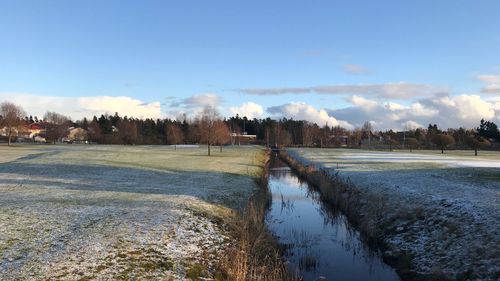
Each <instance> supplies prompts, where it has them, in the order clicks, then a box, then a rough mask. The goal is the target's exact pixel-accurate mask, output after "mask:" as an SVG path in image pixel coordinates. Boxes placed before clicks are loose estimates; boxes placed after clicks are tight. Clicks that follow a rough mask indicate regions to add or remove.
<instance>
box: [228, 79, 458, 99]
mask: <svg viewBox="0 0 500 281" xmlns="http://www.w3.org/2000/svg"><path fill="white" fill-rule="evenodd" d="M237 91H238V92H241V93H244V94H249V95H259V96H274V95H284V94H308V93H316V94H326V95H364V96H371V97H375V98H390V99H409V98H414V97H428V96H435V95H438V94H443V93H448V92H449V89H448V88H446V87H440V86H434V85H429V84H416V83H406V82H399V83H387V84H367V85H331V86H314V87H297V88H286V87H285V88H246V89H238V90H237Z"/></svg>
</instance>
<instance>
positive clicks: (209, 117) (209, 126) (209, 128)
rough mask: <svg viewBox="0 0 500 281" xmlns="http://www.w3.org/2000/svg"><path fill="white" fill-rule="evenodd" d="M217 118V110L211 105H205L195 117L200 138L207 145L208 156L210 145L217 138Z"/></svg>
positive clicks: (218, 117) (218, 118)
mask: <svg viewBox="0 0 500 281" xmlns="http://www.w3.org/2000/svg"><path fill="white" fill-rule="evenodd" d="M219 120H220V116H219V112H217V109H215V108H213V107H211V106H206V107H205V108H204V109H203V111H202V112H201V113H200V115H199V116H198V118H197V121H198V122H197V123H198V124H199V132H200V136H201V140H202V141H203V142H205V143H206V144H207V146H208V156H210V146H212V145H213V144H214V143H215V141H216V140H217V138H216V133H215V128H216V124H217V121H219Z"/></svg>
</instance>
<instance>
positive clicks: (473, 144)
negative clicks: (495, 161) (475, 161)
mask: <svg viewBox="0 0 500 281" xmlns="http://www.w3.org/2000/svg"><path fill="white" fill-rule="evenodd" d="M466 142H467V145H468V146H469V147H470V148H472V149H474V156H477V150H478V149H480V148H486V147H488V146H490V145H491V143H490V142H489V141H488V140H487V139H485V138H483V137H477V136H469V137H467V138H466Z"/></svg>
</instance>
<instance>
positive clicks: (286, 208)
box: [280, 193, 294, 214]
mask: <svg viewBox="0 0 500 281" xmlns="http://www.w3.org/2000/svg"><path fill="white" fill-rule="evenodd" d="M280 195H281V212H282V213H283V212H287V213H288V214H290V213H292V212H293V209H294V203H293V201H292V200H290V199H286V200H285V198H284V197H283V193H280Z"/></svg>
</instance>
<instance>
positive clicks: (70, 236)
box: [0, 145, 263, 280]
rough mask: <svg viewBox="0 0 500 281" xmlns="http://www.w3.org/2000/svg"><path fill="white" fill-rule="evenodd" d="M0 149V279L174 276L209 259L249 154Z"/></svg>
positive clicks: (218, 248)
mask: <svg viewBox="0 0 500 281" xmlns="http://www.w3.org/2000/svg"><path fill="white" fill-rule="evenodd" d="M205 155H206V150H205V149H203V148H196V147H190V148H184V149H179V150H177V151H174V150H173V148H171V147H164V146H137V147H133V146H93V145H90V146H89V145H63V146H18V147H12V148H8V147H6V146H0V194H1V196H0V280H4V279H6V280H7V279H9V280H10V279H21V280H27V279H30V280H46V279H70V280H77V279H81V280H85V279H97V280H110V279H124V280H130V279H154V280H183V279H185V276H186V273H187V272H189V271H190V270H191V271H199V268H200V266H199V265H200V264H202V265H203V266H201V268H203V267H206V265H208V266H209V267H210V264H212V265H213V263H214V262H216V261H217V257H219V256H220V254H221V252H222V251H223V247H224V245H225V243H226V242H227V239H228V237H227V235H226V234H227V233H226V232H227V231H226V230H225V229H224V226H223V225H221V224H220V223H216V222H215V221H221V219H222V220H223V219H224V218H228V217H229V216H230V214H231V210H232V209H237V208H241V207H242V206H244V205H245V203H246V201H247V199H248V197H249V196H250V194H251V192H252V190H253V187H254V182H253V179H254V177H255V176H256V175H257V174H258V173H259V172H260V165H261V161H262V160H263V157H262V153H261V152H260V151H259V150H258V149H255V148H241V149H231V148H228V149H225V151H224V152H223V153H219V152H218V151H216V152H214V153H213V155H214V156H212V157H207V156H205Z"/></svg>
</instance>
